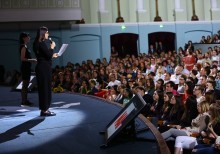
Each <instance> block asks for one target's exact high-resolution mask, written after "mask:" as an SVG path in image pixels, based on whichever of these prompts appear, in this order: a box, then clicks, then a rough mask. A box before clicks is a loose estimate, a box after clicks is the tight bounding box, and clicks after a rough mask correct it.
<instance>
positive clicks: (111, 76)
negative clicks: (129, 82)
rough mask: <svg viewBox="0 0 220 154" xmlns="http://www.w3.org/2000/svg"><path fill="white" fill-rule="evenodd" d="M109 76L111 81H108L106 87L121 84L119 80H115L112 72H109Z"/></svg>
mask: <svg viewBox="0 0 220 154" xmlns="http://www.w3.org/2000/svg"><path fill="white" fill-rule="evenodd" d="M109 78H110V80H111V81H110V82H109V83H108V85H107V88H108V87H113V86H114V85H117V86H120V85H121V81H119V80H116V77H115V75H114V74H110V75H109Z"/></svg>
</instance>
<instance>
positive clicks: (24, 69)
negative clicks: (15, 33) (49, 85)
mask: <svg viewBox="0 0 220 154" xmlns="http://www.w3.org/2000/svg"><path fill="white" fill-rule="evenodd" d="M23 47H25V49H26V51H25V58H26V59H31V53H30V51H29V50H28V48H27V46H26V45H24V44H22V45H21V46H20V54H21V49H22V48H23ZM21 76H22V80H30V77H31V63H30V62H28V61H22V62H21Z"/></svg>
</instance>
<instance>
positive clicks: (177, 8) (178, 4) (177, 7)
mask: <svg viewBox="0 0 220 154" xmlns="http://www.w3.org/2000/svg"><path fill="white" fill-rule="evenodd" d="M175 11H182V9H181V7H180V0H175Z"/></svg>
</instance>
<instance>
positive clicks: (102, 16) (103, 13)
mask: <svg viewBox="0 0 220 154" xmlns="http://www.w3.org/2000/svg"><path fill="white" fill-rule="evenodd" d="M98 14H99V16H98V20H99V23H107V22H112V21H111V17H110V15H109V11H108V10H107V9H106V0H99V10H98Z"/></svg>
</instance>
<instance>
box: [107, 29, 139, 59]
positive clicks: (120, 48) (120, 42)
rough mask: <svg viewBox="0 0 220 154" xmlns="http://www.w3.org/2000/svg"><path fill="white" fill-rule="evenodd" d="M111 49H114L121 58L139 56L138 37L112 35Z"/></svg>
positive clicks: (130, 34)
mask: <svg viewBox="0 0 220 154" xmlns="http://www.w3.org/2000/svg"><path fill="white" fill-rule="evenodd" d="M110 39H111V47H114V48H115V50H116V51H117V52H118V56H119V57H120V58H124V57H125V56H126V55H135V56H137V55H138V47H137V41H138V35H137V34H133V33H120V34H114V35H111V38H110Z"/></svg>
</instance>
